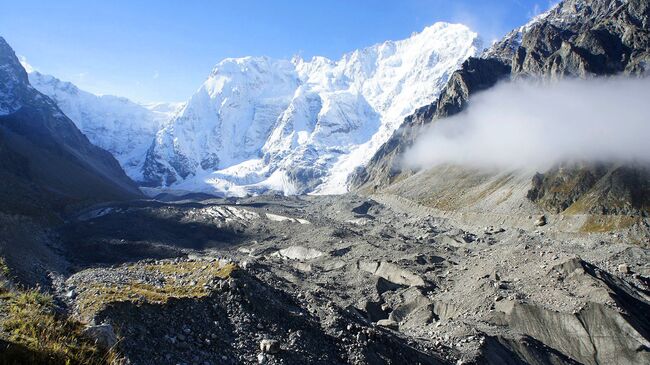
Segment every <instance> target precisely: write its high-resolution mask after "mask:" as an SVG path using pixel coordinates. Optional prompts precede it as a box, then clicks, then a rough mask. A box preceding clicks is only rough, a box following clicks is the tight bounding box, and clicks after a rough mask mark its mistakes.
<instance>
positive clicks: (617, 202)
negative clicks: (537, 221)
mask: <svg viewBox="0 0 650 365" xmlns="http://www.w3.org/2000/svg"><path fill="white" fill-rule="evenodd" d="M649 191H650V171H649V170H648V168H647V167H645V166H612V165H611V164H582V165H568V166H558V167H555V168H553V169H551V170H549V171H547V172H545V173H543V174H539V173H538V174H536V175H535V176H534V177H533V183H532V188H531V189H530V190H529V191H528V198H529V199H530V200H531V201H534V202H536V203H537V204H539V205H540V206H541V207H543V208H544V209H545V210H547V211H551V212H553V213H561V212H563V211H567V210H568V212H571V213H591V214H622V215H643V214H644V212H647V211H649V210H650V194H649V193H648V192H649Z"/></svg>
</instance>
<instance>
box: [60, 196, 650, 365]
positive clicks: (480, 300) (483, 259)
mask: <svg viewBox="0 0 650 365" xmlns="http://www.w3.org/2000/svg"><path fill="white" fill-rule="evenodd" d="M457 218H458V217H444V215H443V214H436V212H435V211H433V210H432V209H429V208H425V207H423V206H420V205H417V204H416V203H413V202H409V201H405V200H404V199H398V198H395V197H392V196H374V197H372V198H365V197H358V196H352V195H348V196H318V197H316V196H307V197H302V196H301V197H276V196H260V197H255V198H245V199H231V200H225V199H206V200H186V201H174V202H159V201H134V202H130V203H120V204H112V205H103V206H100V207H93V208H89V209H86V210H85V211H83V212H80V213H78V214H75V215H74V216H71V217H69V219H68V222H67V223H66V224H65V225H64V227H63V228H62V229H60V230H59V231H57V239H56V240H57V242H58V246H57V251H58V252H59V253H60V255H61V256H63V257H65V259H66V260H67V262H68V267H67V269H66V270H62V271H61V272H60V273H59V274H53V275H51V278H52V279H51V283H50V286H51V290H52V292H53V293H54V295H55V298H56V299H57V300H59V301H60V303H61V306H62V307H63V308H66V310H67V311H68V313H69V314H70V315H71V317H72V318H74V319H76V320H79V321H82V322H83V323H89V324H91V325H93V326H94V327H91V328H93V331H95V332H94V333H91V334H93V336H95V337H96V338H98V339H100V340H101V341H100V342H102V343H105V344H106V345H108V346H115V347H114V348H115V349H117V350H118V352H119V353H120V354H121V356H123V357H124V358H126V359H128V361H129V362H130V363H132V364H180V363H183V364H247V363H265V364H279V363H283V364H307V363H322V364H338V363H340V364H382V363H387V364H391V363H392V364H397V363H405V364H465V363H467V364H469V363H478V364H522V363H528V364H577V363H580V364H647V363H650V287H649V284H650V260H649V253H650V251H649V250H648V241H647V239H646V240H645V241H644V240H643V239H641V240H640V241H639V237H638V232H639V231H643V230H639V229H637V230H636V233H637V235H635V236H634V240H635V241H632V240H631V238H630V237H632V236H633V235H631V233H630V231H627V232H614V233H610V232H602V233H580V232H561V231H560V230H559V229H557V226H556V225H554V223H553V222H554V221H553V220H552V219H551V220H550V222H549V224H548V225H545V226H536V225H535V224H534V223H533V221H530V223H529V224H528V225H526V224H520V225H518V226H515V227H519V228H514V227H513V226H512V225H510V226H506V225H498V224H497V222H502V221H501V220H498V219H492V218H490V217H489V216H485V217H483V218H482V219H480V220H477V221H476V222H477V223H472V220H471V219H467V217H466V218H465V219H463V220H462V221H461V220H458V219H457ZM528 219H529V218H528V217H526V218H522V220H521V221H522V222H524V221H526V220H528ZM642 224H645V229H647V222H643V223H642ZM646 238H647V237H646ZM97 333H99V334H100V335H98V334H97Z"/></svg>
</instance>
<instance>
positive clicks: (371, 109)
mask: <svg viewBox="0 0 650 365" xmlns="http://www.w3.org/2000/svg"><path fill="white" fill-rule="evenodd" d="M478 42H479V40H478V37H477V35H476V34H475V33H473V32H471V31H470V30H469V29H468V28H466V27H465V26H462V25H457V24H448V23H439V24H436V25H433V26H431V27H428V28H426V29H425V30H424V31H423V32H421V33H417V34H415V35H414V36H412V37H411V38H409V39H406V40H403V41H387V42H384V43H382V44H378V45H375V46H371V47H368V48H365V49H362V50H357V51H353V52H350V53H348V54H346V55H344V56H343V57H342V58H341V60H339V61H331V60H328V59H326V58H323V57H315V58H313V59H312V60H311V61H308V62H306V61H304V60H301V59H294V60H292V61H288V60H271V59H270V58H254V57H248V58H242V59H233V58H230V59H226V60H224V61H222V62H220V63H219V64H218V65H217V66H216V67H215V68H214V69H213V70H212V72H211V73H210V77H209V78H208V80H207V81H206V82H205V83H204V85H203V86H202V87H201V88H200V89H199V91H198V92H197V93H196V94H195V95H194V96H193V97H192V98H191V99H190V101H189V102H188V105H187V106H186V107H185V108H184V109H183V110H182V111H181V112H180V113H179V115H178V116H177V117H176V118H175V119H174V120H173V121H172V122H171V123H170V124H169V125H168V126H166V128H164V129H163V130H161V131H160V132H159V133H158V134H157V136H156V140H155V143H154V144H153V145H152V148H151V149H150V150H149V151H148V153H147V159H146V160H147V162H146V163H145V166H144V177H145V182H146V183H147V185H149V186H154V187H155V186H161V185H162V186H163V187H165V186H166V187H168V188H169V189H175V188H177V189H184V190H190V191H192V190H197V189H199V190H201V189H202V190H207V191H206V192H210V191H220V192H225V193H228V194H235V195H244V194H246V193H248V192H261V191H264V190H268V189H270V190H280V191H283V192H285V193H305V192H311V191H315V190H316V188H317V187H318V186H319V185H323V183H328V182H329V187H325V188H322V189H320V191H321V192H343V191H345V188H344V186H343V185H344V183H345V178H346V177H347V174H349V172H351V171H352V169H353V168H354V167H356V166H357V165H359V164H361V163H363V162H364V160H365V159H366V158H367V156H368V155H369V152H368V151H373V150H374V149H375V148H376V147H377V146H378V145H379V144H380V143H381V142H382V141H383V140H384V139H385V138H387V137H388V135H389V134H390V132H391V131H392V130H393V129H395V128H397V126H398V125H399V123H401V121H402V119H403V117H404V116H405V115H407V114H408V113H410V112H411V111H412V110H414V109H415V108H416V107H418V106H420V105H421V104H426V103H427V102H429V101H430V100H432V99H433V98H435V95H437V93H438V92H439V90H440V88H442V86H443V85H444V83H445V82H446V79H447V78H448V77H449V76H450V75H451V72H452V71H453V70H454V69H456V68H457V67H459V66H460V64H461V63H462V61H463V60H464V59H465V58H467V57H468V56H470V55H473V54H476V53H477V52H478V48H479V47H478ZM414 66H416V67H414ZM244 74H245V76H242V75H244ZM247 83H248V84H247ZM231 84H232V85H231ZM233 91H234V92H233ZM249 92H250V93H249ZM255 98H259V100H257V99H255ZM251 100H253V101H251ZM235 121H237V123H235ZM241 121H245V123H244V125H245V127H243V128H240V126H239V124H241V123H240V122H241ZM235 125H237V126H236V127H235ZM183 128H185V130H186V131H194V132H192V133H191V134H192V135H191V136H190V135H189V132H184V131H183ZM196 128H198V130H202V131H204V132H205V131H207V133H208V135H210V136H211V137H205V135H204V136H203V137H199V140H197V133H195V132H196V131H197V129H196ZM232 133H234V134H232ZM190 137H191V138H190ZM206 138H207V139H206ZM235 144H238V145H239V146H245V148H244V149H243V151H242V149H237V150H236V151H235V149H234V147H232V148H231V147H230V146H234V145H235ZM233 152H237V155H235V154H234V153H233ZM238 164H241V166H239V167H237V165H238ZM215 171H216V172H215ZM333 172H334V173H335V175H333V174H332V173H333ZM188 177H190V178H188ZM205 181H208V185H206V184H205ZM242 182H243V183H244V185H243V186H241V185H240V184H239V183H242ZM210 185H212V187H210Z"/></svg>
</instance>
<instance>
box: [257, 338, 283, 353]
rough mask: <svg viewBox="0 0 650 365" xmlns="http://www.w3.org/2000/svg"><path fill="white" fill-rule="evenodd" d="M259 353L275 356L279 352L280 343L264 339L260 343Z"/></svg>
mask: <svg viewBox="0 0 650 365" xmlns="http://www.w3.org/2000/svg"><path fill="white" fill-rule="evenodd" d="M260 351H262V353H264V354H277V353H278V352H280V342H279V341H278V340H271V339H264V340H262V341H261V342H260Z"/></svg>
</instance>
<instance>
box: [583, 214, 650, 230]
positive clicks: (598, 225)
mask: <svg viewBox="0 0 650 365" xmlns="http://www.w3.org/2000/svg"><path fill="white" fill-rule="evenodd" d="M638 221H639V218H638V217H632V216H619V215H613V216H596V215H592V216H589V217H588V218H587V221H586V222H585V223H584V224H583V225H582V227H580V231H581V232H584V233H603V232H611V231H616V230H621V229H624V228H628V227H630V226H632V225H634V224H635V223H637V222H638Z"/></svg>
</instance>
